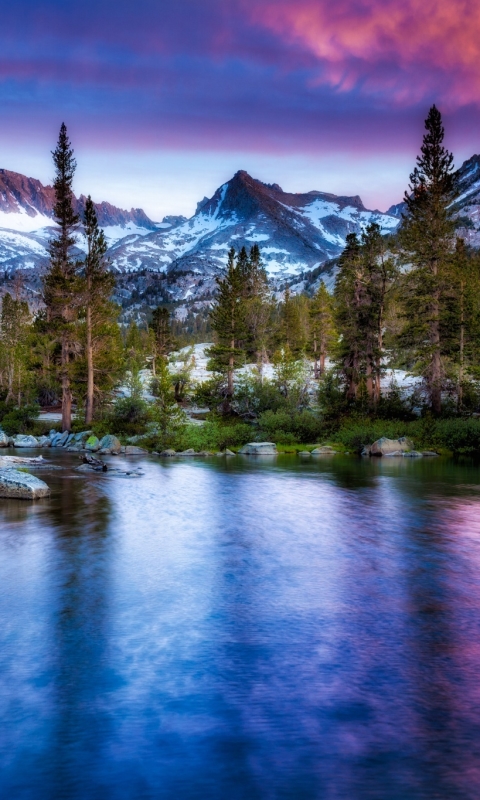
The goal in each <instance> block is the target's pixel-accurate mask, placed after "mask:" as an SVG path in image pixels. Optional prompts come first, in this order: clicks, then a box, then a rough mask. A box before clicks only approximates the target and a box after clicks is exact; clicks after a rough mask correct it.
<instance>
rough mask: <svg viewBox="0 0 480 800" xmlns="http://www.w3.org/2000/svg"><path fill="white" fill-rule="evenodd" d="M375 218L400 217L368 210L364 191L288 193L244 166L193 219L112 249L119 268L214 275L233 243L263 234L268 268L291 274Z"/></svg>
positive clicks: (390, 225)
mask: <svg viewBox="0 0 480 800" xmlns="http://www.w3.org/2000/svg"><path fill="white" fill-rule="evenodd" d="M370 222H378V224H379V225H380V227H381V228H382V231H383V232H384V233H388V232H392V231H393V230H395V228H396V226H397V225H398V218H395V217H393V216H389V215H387V214H382V213H381V212H379V211H369V210H367V209H366V208H365V207H364V205H363V203H362V201H361V200H360V198H359V197H337V196H335V195H331V194H325V193H323V192H315V191H313V192H308V193H305V194H292V193H287V192H283V191H282V189H281V188H280V187H279V186H278V185H277V184H273V185H268V184H264V183H261V181H258V180H255V179H254V178H252V177H251V176H250V175H248V173H246V172H244V171H240V172H237V173H236V175H234V177H233V178H232V179H231V180H230V181H228V183H225V184H224V185H223V186H221V187H220V188H219V189H217V191H216V192H215V194H214V195H213V197H212V198H211V199H206V198H205V199H204V200H203V201H202V202H201V203H199V204H198V206H197V211H196V213H195V215H194V216H193V217H192V218H191V219H189V220H187V221H185V222H184V223H183V224H180V225H178V226H177V227H176V228H175V229H174V230H168V231H160V230H159V231H156V232H154V233H151V234H149V235H147V236H145V237H142V238H141V239H140V238H138V237H129V238H127V239H125V240H123V241H121V242H119V243H118V244H117V245H115V246H114V247H112V249H111V253H110V256H111V259H112V264H113V266H114V268H115V269H117V270H118V271H119V272H131V271H134V270H138V269H149V270H157V271H163V272H169V273H175V272H179V273H184V272H190V273H193V274H196V275H213V274H217V273H218V271H219V270H220V269H222V268H223V267H224V266H225V263H226V260H227V253H228V250H229V248H230V247H231V246H234V247H235V248H236V249H237V250H239V249H240V248H241V247H242V246H244V245H245V246H246V247H247V248H249V247H251V246H252V244H253V243H254V242H257V243H258V244H259V245H260V247H261V252H262V258H263V260H264V262H265V266H266V269H267V272H268V273H269V274H270V275H271V276H272V277H276V278H284V277H286V276H290V275H295V274H298V273H301V272H303V271H305V270H308V269H312V268H314V267H316V266H318V265H319V264H321V263H323V262H324V261H327V260H329V259H331V258H333V257H335V256H337V255H338V254H339V253H340V252H341V251H342V249H343V247H344V245H345V239H346V236H347V234H348V233H351V232H357V233H358V232H360V231H361V230H362V229H363V228H364V227H365V226H366V225H368V224H369V223H370Z"/></svg>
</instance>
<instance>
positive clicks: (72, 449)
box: [65, 440, 83, 453]
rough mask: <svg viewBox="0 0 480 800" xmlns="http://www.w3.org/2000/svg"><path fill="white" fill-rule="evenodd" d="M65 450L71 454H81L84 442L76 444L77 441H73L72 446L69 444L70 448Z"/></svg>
mask: <svg viewBox="0 0 480 800" xmlns="http://www.w3.org/2000/svg"><path fill="white" fill-rule="evenodd" d="M65 449H66V450H67V451H68V452H69V453H81V451H82V450H83V444H82V442H76V441H75V440H74V441H73V442H72V443H71V444H69V445H68V446H67V447H66V448H65Z"/></svg>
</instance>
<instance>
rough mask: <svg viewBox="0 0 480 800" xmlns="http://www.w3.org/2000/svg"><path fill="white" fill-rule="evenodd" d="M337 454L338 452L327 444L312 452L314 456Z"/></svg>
mask: <svg viewBox="0 0 480 800" xmlns="http://www.w3.org/2000/svg"><path fill="white" fill-rule="evenodd" d="M336 452H337V451H336V450H334V449H333V447H330V446H329V445H327V444H325V445H322V446H321V447H316V448H315V450H312V456H334V455H335V454H336Z"/></svg>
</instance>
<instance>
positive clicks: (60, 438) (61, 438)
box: [52, 431, 70, 447]
mask: <svg viewBox="0 0 480 800" xmlns="http://www.w3.org/2000/svg"><path fill="white" fill-rule="evenodd" d="M69 435H70V434H69V433H68V431H64V432H63V433H57V435H56V436H54V437H53V439H52V447H63V445H64V444H65V442H66V441H67V439H68V437H69Z"/></svg>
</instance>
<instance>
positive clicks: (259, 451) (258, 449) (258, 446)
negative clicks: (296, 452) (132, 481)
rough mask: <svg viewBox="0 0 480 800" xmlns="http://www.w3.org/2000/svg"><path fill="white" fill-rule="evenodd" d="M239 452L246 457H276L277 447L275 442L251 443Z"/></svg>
mask: <svg viewBox="0 0 480 800" xmlns="http://www.w3.org/2000/svg"><path fill="white" fill-rule="evenodd" d="M238 452H239V453H241V454H242V455H244V456H276V455H277V445H276V444H275V443H274V442H249V443H248V444H246V445H244V447H242V449H241V450H239V451H238Z"/></svg>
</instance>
